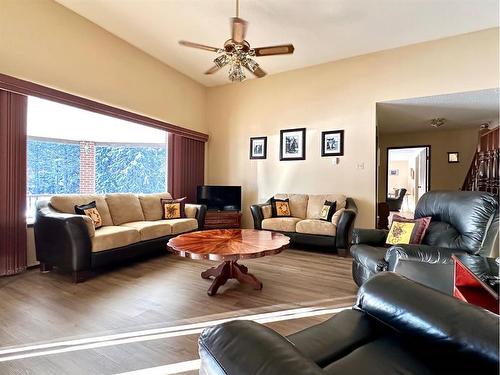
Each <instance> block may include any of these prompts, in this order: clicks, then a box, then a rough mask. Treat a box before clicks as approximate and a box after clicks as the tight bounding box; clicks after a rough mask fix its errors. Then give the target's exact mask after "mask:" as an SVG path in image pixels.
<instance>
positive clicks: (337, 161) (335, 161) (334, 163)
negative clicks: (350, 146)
mask: <svg viewBox="0 0 500 375" xmlns="http://www.w3.org/2000/svg"><path fill="white" fill-rule="evenodd" d="M339 163H340V158H333V159H332V164H333V165H334V166H335V165H339Z"/></svg>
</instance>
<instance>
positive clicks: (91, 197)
mask: <svg viewBox="0 0 500 375" xmlns="http://www.w3.org/2000/svg"><path fill="white" fill-rule="evenodd" d="M92 201H95V204H96V208H97V210H98V211H99V215H101V220H102V225H103V226H106V225H113V220H112V219H111V215H110V212H109V208H108V204H107V203H106V200H105V199H104V197H103V196H102V195H95V194H65V195H54V196H53V197H51V198H50V205H51V206H52V207H53V208H54V209H55V210H57V211H60V212H64V213H66V214H75V206H80V205H82V204H87V203H90V202H92Z"/></svg>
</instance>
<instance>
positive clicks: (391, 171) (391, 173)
mask: <svg viewBox="0 0 500 375" xmlns="http://www.w3.org/2000/svg"><path fill="white" fill-rule="evenodd" d="M389 176H399V169H389Z"/></svg>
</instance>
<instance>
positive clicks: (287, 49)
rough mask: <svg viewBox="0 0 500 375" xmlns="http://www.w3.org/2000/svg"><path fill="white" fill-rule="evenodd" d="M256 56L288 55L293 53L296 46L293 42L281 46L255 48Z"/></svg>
mask: <svg viewBox="0 0 500 375" xmlns="http://www.w3.org/2000/svg"><path fill="white" fill-rule="evenodd" d="M253 50H254V51H255V56H272V55H287V54H289V53H293V51H294V50H295V47H294V46H293V44H282V45H279V46H269V47H259V48H254V49H253Z"/></svg>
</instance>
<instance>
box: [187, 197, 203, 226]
mask: <svg viewBox="0 0 500 375" xmlns="http://www.w3.org/2000/svg"><path fill="white" fill-rule="evenodd" d="M188 205H189V206H191V207H196V216H195V217H194V218H195V219H196V220H197V221H198V230H202V229H203V226H204V225H205V216H206V214H207V206H205V205H204V204H193V203H186V206H188Z"/></svg>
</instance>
